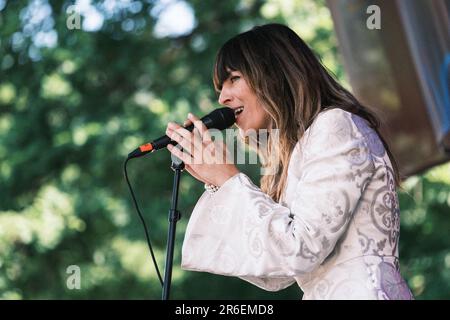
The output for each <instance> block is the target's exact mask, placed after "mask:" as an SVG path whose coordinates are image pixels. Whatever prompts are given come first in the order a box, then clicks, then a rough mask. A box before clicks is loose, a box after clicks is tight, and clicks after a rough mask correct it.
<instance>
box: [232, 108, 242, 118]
mask: <svg viewBox="0 0 450 320" xmlns="http://www.w3.org/2000/svg"><path fill="white" fill-rule="evenodd" d="M242 111H244V107H239V108H236V109H234V114H235V115H236V116H237V115H238V114H240V113H241V112H242Z"/></svg>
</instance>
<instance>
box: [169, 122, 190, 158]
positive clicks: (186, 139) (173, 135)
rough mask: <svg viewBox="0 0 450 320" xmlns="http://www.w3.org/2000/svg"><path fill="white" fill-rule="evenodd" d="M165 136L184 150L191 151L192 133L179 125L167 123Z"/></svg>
mask: <svg viewBox="0 0 450 320" xmlns="http://www.w3.org/2000/svg"><path fill="white" fill-rule="evenodd" d="M166 135H167V136H168V137H169V138H170V139H172V140H173V141H176V142H178V143H179V144H180V145H181V146H182V147H183V148H184V149H186V150H190V151H192V133H191V132H189V131H188V130H186V129H184V128H183V127H181V126H180V125H178V124H176V123H173V122H169V124H168V125H167V129H166Z"/></svg>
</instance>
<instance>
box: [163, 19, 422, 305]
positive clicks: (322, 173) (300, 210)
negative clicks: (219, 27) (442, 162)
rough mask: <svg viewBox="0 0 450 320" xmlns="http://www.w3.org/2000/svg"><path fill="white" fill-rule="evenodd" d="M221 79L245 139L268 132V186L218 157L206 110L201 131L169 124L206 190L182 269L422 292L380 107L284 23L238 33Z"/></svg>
mask: <svg viewBox="0 0 450 320" xmlns="http://www.w3.org/2000/svg"><path fill="white" fill-rule="evenodd" d="M214 86H215V88H216V90H217V91H218V93H219V94H220V96H219V103H220V104H221V105H223V106H227V107H230V108H232V109H234V110H235V113H236V125H237V126H238V127H239V130H240V133H241V135H242V136H243V137H245V136H246V135H247V132H255V130H256V131H258V130H261V129H266V130H267V131H268V132H269V134H268V143H267V144H265V145H264V144H262V143H258V146H259V147H260V148H259V149H258V152H259V153H260V154H261V156H262V157H263V159H264V161H262V162H263V164H264V169H267V171H266V172H268V173H267V174H264V175H263V176H262V178H261V181H260V185H261V187H260V188H259V187H257V186H256V185H255V184H253V183H252V181H251V180H250V179H249V177H247V176H246V175H245V174H243V173H241V172H239V170H238V169H237V167H236V166H235V165H234V164H233V163H223V162H222V163H218V162H214V161H208V160H211V159H214V158H215V157H217V155H219V154H220V153H222V154H223V150H221V149H220V148H218V147H217V143H215V142H214V141H212V139H211V136H210V134H209V133H208V131H207V130H206V128H205V127H204V125H203V124H202V123H201V121H198V118H197V117H195V116H193V115H189V117H188V119H189V121H190V122H193V123H194V124H195V128H196V129H194V131H193V132H192V133H191V132H189V131H187V130H185V129H184V128H182V127H180V126H179V125H177V124H175V123H169V125H168V127H167V131H166V133H167V135H169V136H170V137H171V138H172V139H173V140H175V141H177V142H178V143H179V144H180V146H182V147H183V149H184V151H180V149H179V148H175V147H172V146H170V147H169V150H170V152H171V153H172V154H173V155H175V156H177V157H179V158H181V159H182V160H183V161H184V162H185V163H186V170H187V171H188V172H189V173H190V174H191V175H192V176H194V177H195V178H196V179H198V180H200V181H202V182H203V183H205V185H206V188H207V191H206V192H205V193H204V194H203V195H202V197H201V198H200V199H199V201H198V203H197V205H196V207H195V209H194V211H193V213H192V216H191V218H190V220H189V225H188V227H187V230H186V235H185V239H184V243H183V254H182V268H184V269H186V270H194V271H206V272H211V273H216V274H222V275H228V276H235V277H240V278H242V279H244V280H246V281H249V282H251V283H253V284H254V285H256V286H258V287H261V288H263V289H265V290H270V291H276V290H281V289H283V288H286V287H287V286H289V285H291V284H293V283H294V282H296V283H297V284H298V285H299V286H300V288H301V289H302V290H303V292H304V296H303V299H412V298H413V297H412V294H411V292H410V290H409V288H408V286H407V284H406V283H405V281H404V280H403V278H402V276H401V275H400V271H399V258H398V241H399V230H400V216H399V214H400V211H399V205H398V199H397V193H396V187H397V186H398V184H399V174H398V170H397V165H396V163H395V160H394V158H393V156H392V154H391V152H390V150H389V147H388V145H387V144H386V142H385V141H384V140H383V138H382V137H381V135H380V133H379V130H378V128H379V121H378V120H377V118H376V117H375V116H374V114H372V113H371V111H370V110H368V109H367V108H366V107H365V106H363V105H361V103H359V102H358V100H357V99H356V98H355V97H354V96H353V95H352V94H351V93H350V92H349V91H347V90H346V89H344V88H343V87H342V86H341V85H340V84H338V83H337V82H336V80H334V79H333V77H332V76H330V74H329V73H328V72H327V71H326V70H325V68H324V67H323V66H322V65H321V63H320V62H319V61H318V59H317V58H316V57H315V55H314V54H313V52H312V51H311V49H310V48H309V47H308V46H307V45H306V44H305V42H304V41H303V40H302V39H301V38H300V37H299V36H298V35H297V34H296V33H295V32H293V31H292V30H291V29H290V28H288V27H286V26H284V25H281V24H268V25H263V26H258V27H254V28H253V29H251V30H250V31H247V32H244V33H242V34H239V35H237V36H235V37H234V38H232V39H230V40H229V41H227V42H226V43H225V44H224V45H223V47H222V48H221V49H220V51H219V53H218V55H217V59H216V63H215V67H214ZM275 132H276V134H275ZM256 139H258V136H257V138H256ZM247 140H248V139H247ZM261 146H262V147H261ZM202 148H203V150H208V151H207V152H196V151H198V150H199V149H202ZM198 157H203V158H202V159H200V158H198ZM205 157H206V158H207V159H205Z"/></svg>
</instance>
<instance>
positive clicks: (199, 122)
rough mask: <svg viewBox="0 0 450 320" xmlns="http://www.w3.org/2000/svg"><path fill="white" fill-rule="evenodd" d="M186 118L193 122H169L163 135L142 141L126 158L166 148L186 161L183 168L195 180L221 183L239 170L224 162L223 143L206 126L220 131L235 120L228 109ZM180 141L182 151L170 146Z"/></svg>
mask: <svg viewBox="0 0 450 320" xmlns="http://www.w3.org/2000/svg"><path fill="white" fill-rule="evenodd" d="M188 121H190V122H191V123H192V124H190V125H188V126H187V127H182V126H180V125H178V124H176V123H169V124H168V125H167V129H166V135H165V136H162V137H160V138H158V139H156V140H154V141H153V142H150V143H147V144H144V145H142V146H140V147H139V148H137V149H136V150H134V151H133V152H131V153H130V154H129V155H128V158H129V159H130V158H135V157H140V156H143V155H145V154H147V153H150V152H154V151H156V150H159V149H162V148H165V147H167V149H168V150H169V151H170V152H171V153H172V154H173V155H174V156H176V157H178V158H179V159H181V160H182V161H183V162H184V164H185V169H186V171H188V172H189V173H190V174H191V175H192V176H193V177H194V178H196V179H197V180H199V181H201V182H203V183H207V184H213V185H216V186H221V185H222V184H223V183H224V182H225V181H227V180H228V179H229V178H231V177H232V176H234V175H235V174H237V173H239V170H238V169H237V168H236V166H235V165H234V164H233V163H230V162H229V161H226V159H228V158H227V148H226V146H225V144H224V143H223V142H221V141H220V142H219V141H212V139H211V135H210V133H209V132H208V129H219V130H223V129H226V128H228V127H230V126H231V125H233V123H234V122H235V121H236V118H235V114H234V110H233V109H231V108H226V107H225V108H220V109H216V110H214V111H213V112H211V113H210V114H208V115H206V116H204V117H203V118H201V119H198V118H197V117H196V116H194V115H192V114H189V116H188ZM176 144H179V146H180V147H182V148H183V150H181V149H180V148H178V147H174V146H173V145H176Z"/></svg>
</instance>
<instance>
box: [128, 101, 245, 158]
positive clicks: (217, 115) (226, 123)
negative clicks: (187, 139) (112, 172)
mask: <svg viewBox="0 0 450 320" xmlns="http://www.w3.org/2000/svg"><path fill="white" fill-rule="evenodd" d="M200 120H201V121H202V122H203V123H204V125H205V126H206V128H208V129H211V128H214V129H219V130H223V129H226V128H228V127H231V126H232V125H233V124H234V123H235V122H236V116H235V115H234V110H233V109H231V108H228V107H224V108H220V109H215V110H214V111H212V112H211V113H209V114H207V115H206V116H204V117H203V118H201V119H200ZM185 129H186V130H188V131H192V130H193V129H194V124H191V125H189V126H187V127H185ZM169 143H170V144H173V145H176V144H177V142H176V141H173V140H171V139H170V138H169V137H168V136H166V135H164V136H162V137H160V138H158V139H156V140H154V141H152V142H149V143H146V144H143V145H142V146H140V147H139V148H137V149H135V150H134V151H132V152H130V153H129V154H128V159H131V158H137V157H141V156H143V155H146V154H147V153H149V152H153V151H156V150H159V149H162V148H165V147H167V145H168V144H169Z"/></svg>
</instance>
